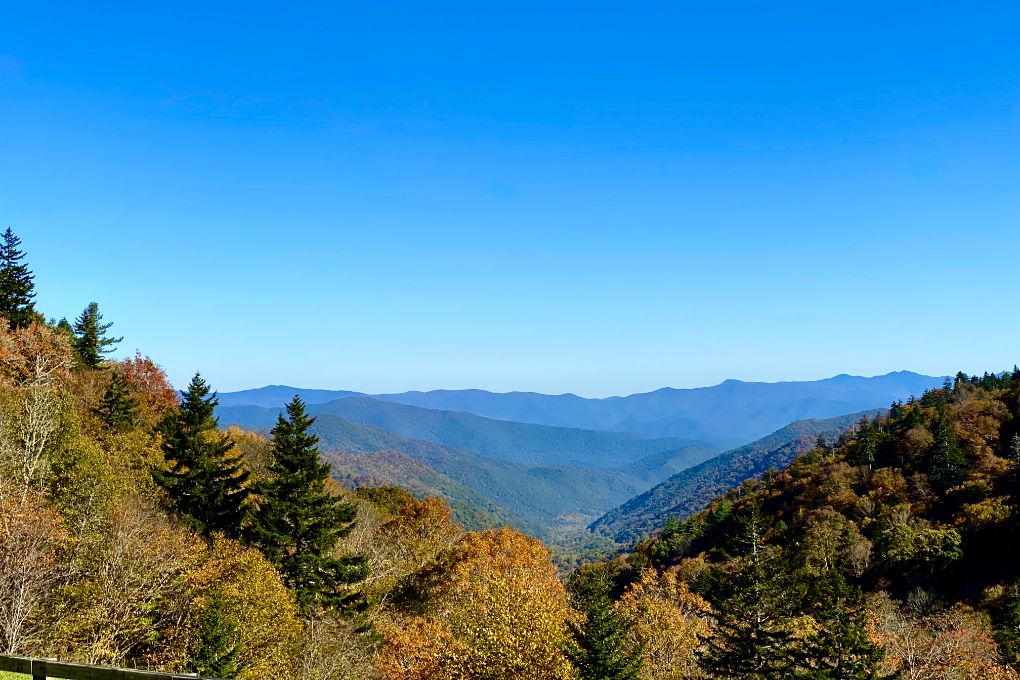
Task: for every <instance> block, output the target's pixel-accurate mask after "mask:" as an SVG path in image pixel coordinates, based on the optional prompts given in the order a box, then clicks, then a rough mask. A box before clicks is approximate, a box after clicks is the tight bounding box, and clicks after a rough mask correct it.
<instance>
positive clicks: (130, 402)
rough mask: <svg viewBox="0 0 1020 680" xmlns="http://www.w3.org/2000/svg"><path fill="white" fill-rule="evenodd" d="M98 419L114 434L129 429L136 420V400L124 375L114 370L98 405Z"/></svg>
mask: <svg viewBox="0 0 1020 680" xmlns="http://www.w3.org/2000/svg"><path fill="white" fill-rule="evenodd" d="M99 417H100V418H101V419H102V421H103V423H104V424H105V425H106V426H107V427H108V428H110V430H112V431H114V432H124V431H126V430H129V429H131V428H132V427H133V426H134V425H135V423H136V422H137V420H138V400H137V399H136V398H135V397H134V396H133V395H132V394H131V390H130V389H129V387H128V383H127V379H125V378H124V374H123V373H121V372H120V371H118V370H116V369H114V370H113V371H112V372H111V374H110V383H109V385H108V386H107V388H106V393H105V394H104V395H103V401H102V403H101V404H100V405H99Z"/></svg>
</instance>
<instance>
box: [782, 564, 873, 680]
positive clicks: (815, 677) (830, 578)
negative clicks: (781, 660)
mask: <svg viewBox="0 0 1020 680" xmlns="http://www.w3.org/2000/svg"><path fill="white" fill-rule="evenodd" d="M808 601H809V605H810V606H809V608H810V612H811V614H812V616H813V618H814V620H815V622H816V623H817V624H818V629H817V631H816V632H814V633H812V634H811V635H810V636H808V638H807V639H806V640H804V643H803V647H802V648H801V649H800V650H799V651H798V653H797V657H798V665H799V666H800V670H798V671H797V672H796V673H791V674H790V677H794V678H800V679H802V680H873V679H874V678H877V677H878V665H879V663H880V662H881V660H882V657H883V652H882V650H881V648H879V647H878V646H876V645H875V644H874V643H873V642H872V641H871V639H870V638H869V636H868V626H867V610H866V608H865V606H864V597H863V595H862V593H861V590H860V588H857V587H856V586H852V585H850V584H848V583H847V582H846V579H845V578H844V577H843V575H842V574H841V573H840V572H838V571H836V570H830V571H828V572H827V573H825V574H823V575H822V576H820V577H818V578H817V579H814V580H813V581H812V583H811V585H810V588H809V593H808Z"/></svg>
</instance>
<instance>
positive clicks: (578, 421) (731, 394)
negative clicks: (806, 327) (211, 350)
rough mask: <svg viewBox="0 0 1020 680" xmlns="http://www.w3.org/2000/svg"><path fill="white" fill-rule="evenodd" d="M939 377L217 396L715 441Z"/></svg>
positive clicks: (831, 412) (874, 401)
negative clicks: (388, 405)
mask: <svg viewBox="0 0 1020 680" xmlns="http://www.w3.org/2000/svg"><path fill="white" fill-rule="evenodd" d="M942 381H943V378H942V377H932V376H925V375H920V374H917V373H912V372H910V371H897V372H893V373H888V374H885V375H880V376H874V377H861V376H851V375H846V374H840V375H837V376H833V377H831V378H826V379H823V380H814V381H788V382H776V383H765V382H743V381H740V380H726V381H724V382H722V383H720V384H718V385H714V386H710V387H698V388H690V389H676V388H669V387H667V388H662V389H659V390H655V391H653V392H645V393H639V394H632V395H629V396H622V397H607V398H598V399H589V398H585V397H579V396H577V395H574V394H560V395H547V394H539V393H535V392H507V393H495V392H487V391H485V390H433V391H429V392H404V393H399V394H379V395H359V394H358V393H352V392H345V391H330V390H305V389H300V388H288V387H285V386H269V387H265V388H259V389H256V390H246V391H244V392H234V393H225V394H222V395H220V400H221V401H220V403H221V405H223V406H225V407H226V406H240V405H245V404H257V405H261V406H280V405H282V404H283V403H284V402H285V401H286V400H287V399H289V398H290V397H291V396H293V395H294V394H295V393H297V394H300V395H301V396H302V398H303V399H305V400H306V401H308V402H309V403H312V404H318V403H324V402H326V401H332V400H334V399H338V398H343V397H352V396H361V397H368V396H370V397H371V398H372V399H375V400H377V401H386V402H392V403H398V404H404V405H408V406H417V407H420V408H428V409H438V410H446V411H460V412H464V413H471V414H474V415H477V416H482V417H485V418H490V419H497V420H508V421H515V422H521V423H530V424H537V425H548V426H555V427H568V428H577V429H586V430H607V431H618V432H625V431H626V432H637V433H640V434H644V435H646V436H650V437H681V438H685V439H697V440H704V441H709V442H711V443H713V444H716V445H718V446H720V447H729V446H736V445H739V444H742V443H745V442H749V441H754V440H756V439H759V438H761V437H764V436H766V435H768V434H769V433H771V432H774V431H776V430H778V429H780V428H781V427H783V426H785V425H787V424H789V423H791V422H794V421H797V420H805V419H810V418H832V417H836V416H840V415H843V414H845V413H852V412H858V411H864V410H868V409H872V408H883V407H886V406H888V405H889V404H890V403H891V402H893V401H896V400H899V399H906V398H907V397H909V396H910V395H912V394H921V393H923V392H924V391H925V390H926V389H929V388H933V387H938V386H940V385H941V384H942Z"/></svg>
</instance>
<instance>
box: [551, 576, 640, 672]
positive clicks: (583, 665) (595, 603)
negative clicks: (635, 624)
mask: <svg viewBox="0 0 1020 680" xmlns="http://www.w3.org/2000/svg"><path fill="white" fill-rule="evenodd" d="M589 586H590V587H588V588H586V589H585V591H584V592H583V593H581V594H580V595H579V598H578V599H580V601H581V609H582V611H583V614H584V619H583V620H582V621H581V622H580V623H577V622H571V623H570V626H569V627H570V635H571V638H572V640H571V642H569V643H568V645H567V648H566V650H565V651H566V654H567V658H568V659H570V662H571V663H572V664H573V665H574V668H575V669H577V674H578V678H579V679H580V680H637V678H638V677H639V676H640V673H641V650H640V649H634V648H633V645H630V644H629V642H628V638H629V635H630V631H631V628H632V624H631V623H630V622H628V621H627V620H626V619H624V618H623V617H621V616H620V615H619V614H617V613H616V611H615V609H614V608H613V603H612V601H611V600H610V599H609V592H608V588H606V587H605V585H604V583H601V582H599V583H596V582H590V583H589Z"/></svg>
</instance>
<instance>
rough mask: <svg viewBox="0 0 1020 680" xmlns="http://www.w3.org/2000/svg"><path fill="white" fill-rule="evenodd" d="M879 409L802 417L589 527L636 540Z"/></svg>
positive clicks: (693, 469) (689, 471)
mask: <svg viewBox="0 0 1020 680" xmlns="http://www.w3.org/2000/svg"><path fill="white" fill-rule="evenodd" d="M877 414H878V411H868V412H864V413H855V414H850V415H846V416H840V417H838V418H829V419H826V420H801V421H798V422H796V423H792V424H790V425H787V426H786V427H784V428H782V429H781V430H777V431H776V432H773V433H772V434H770V435H769V436H768V437H764V438H762V439H759V440H758V441H756V442H752V443H750V444H748V445H746V446H741V447H739V448H736V449H733V450H732V451H727V452H726V453H722V454H719V455H718V456H715V457H714V458H710V459H708V460H706V461H705V462H703V463H700V464H698V465H694V466H692V467H690V468H686V469H684V470H683V471H681V472H678V473H677V474H675V475H673V476H672V477H670V478H669V479H667V480H666V481H664V482H662V483H660V484H657V485H656V486H654V487H653V488H651V489H649V490H648V491H646V492H644V493H643V494H641V495H639V496H637V497H635V498H632V499H630V500H629V501H627V502H626V503H624V504H623V505H621V506H620V507H618V508H614V509H613V510H610V511H609V512H607V513H606V514H605V515H603V516H602V517H600V518H599V519H598V520H596V521H595V522H593V523H592V524H591V526H590V527H589V529H590V530H591V531H592V532H594V533H596V534H601V535H603V536H607V537H609V538H612V539H613V540H614V541H616V542H618V543H632V542H633V541H635V540H637V539H638V538H640V537H642V536H645V535H647V534H649V533H650V532H651V531H652V530H653V529H656V528H658V527H661V526H662V525H663V524H664V523H665V521H666V519H667V518H669V517H676V518H680V519H685V518H686V517H687V516H688V515H692V514H694V513H695V512H698V511H699V510H701V509H702V508H704V507H705V506H706V505H708V503H709V501H711V500H712V499H713V498H715V497H716V496H719V495H720V494H724V493H726V492H727V491H729V490H730V489H733V488H735V487H737V486H740V485H741V484H742V483H743V482H745V481H747V480H748V479H751V478H752V477H756V476H758V475H761V474H763V473H765V472H766V471H768V470H771V469H782V468H784V467H786V466H787V465H789V464H790V463H791V462H792V461H793V459H794V457H795V456H796V455H797V454H799V453H803V452H804V451H807V450H808V449H811V448H813V447H814V446H815V445H816V444H817V443H818V442H819V440H820V439H821V440H822V441H825V440H834V439H835V438H836V437H837V436H838V435H839V434H840V432H842V431H843V430H844V429H846V428H847V427H849V426H851V425H853V424H854V423H856V422H857V421H858V420H859V419H860V418H862V417H867V418H871V417H874V416H875V415H877Z"/></svg>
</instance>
